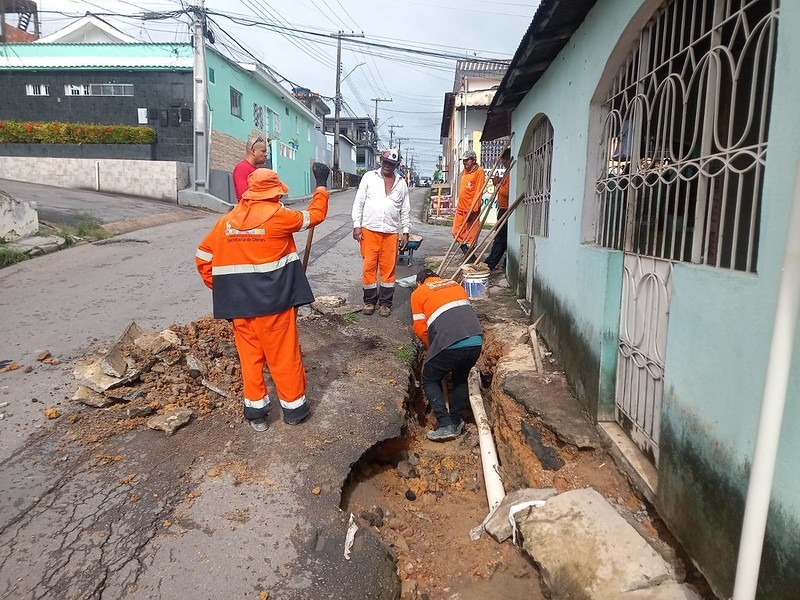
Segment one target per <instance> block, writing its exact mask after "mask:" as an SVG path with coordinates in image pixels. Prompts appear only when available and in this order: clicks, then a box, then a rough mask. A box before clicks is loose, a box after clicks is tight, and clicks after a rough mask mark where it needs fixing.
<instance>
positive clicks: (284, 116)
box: [206, 50, 315, 196]
mask: <svg viewBox="0 0 800 600" xmlns="http://www.w3.org/2000/svg"><path fill="white" fill-rule="evenodd" d="M206 61H207V63H208V67H209V69H213V70H214V83H209V86H208V103H209V106H210V107H211V109H212V110H213V112H214V117H213V124H212V125H213V127H214V129H217V130H219V131H221V132H223V133H227V134H228V135H232V136H234V137H236V138H239V139H240V140H242V147H244V142H245V141H246V140H247V137H248V136H249V135H250V133H251V132H252V131H253V130H255V129H257V127H256V123H255V119H254V114H253V104H254V103H255V104H259V105H261V106H267V107H269V108H270V109H271V110H273V111H274V112H275V113H277V114H278V115H280V118H281V131H280V135H277V134H276V132H275V131H274V130H273V131H270V129H269V117H268V115H267V113H264V123H265V124H264V130H265V131H267V132H268V133H269V136H270V149H271V152H272V167H273V169H275V170H276V171H277V172H278V175H279V176H280V178H281V180H282V181H283V182H284V183H286V185H288V186H289V194H288V195H289V196H304V195H306V194H309V193H311V191H312V188H311V164H312V163H313V160H314V155H315V146H314V143H315V142H314V140H315V136H314V125H315V121H314V119H313V118H312V117H311V115H310V114H308V113H307V112H305V111H304V110H302V109H301V108H299V107H298V105H297V104H296V103H295V102H294V101H293V99H292V96H291V93H290V92H289V91H285V93H284V92H280V91H278V90H275V89H274V88H273V87H272V86H270V85H269V84H267V83H266V82H264V81H263V80H262V79H261V78H260V76H258V75H256V74H255V73H252V72H250V71H246V70H244V69H242V68H240V67H239V66H237V65H234V64H232V63H230V62H229V61H227V60H226V59H225V58H223V57H222V56H220V55H219V54H217V53H216V52H214V51H213V50H209V51H208V52H207V53H206ZM231 88H234V89H236V90H237V91H238V92H240V93H241V94H242V110H241V113H242V114H241V117H237V116H235V115H233V114H231ZM309 138H310V141H309ZM281 143H283V144H284V145H285V146H284V147H286V146H290V145H291V144H293V143H294V144H296V145H297V148H296V149H295V150H294V152H291V151H289V152H287V153H288V154H293V158H292V157H286V156H283V155H281V152H280V144H281Z"/></svg>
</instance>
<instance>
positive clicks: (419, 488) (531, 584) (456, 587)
mask: <svg viewBox="0 0 800 600" xmlns="http://www.w3.org/2000/svg"><path fill="white" fill-rule="evenodd" d="M420 371H421V360H419V359H418V360H417V362H416V364H415V366H414V369H413V373H412V375H411V377H410V382H409V401H408V404H407V406H406V426H405V428H404V434H403V436H402V437H399V438H394V439H391V440H387V441H385V442H383V443H381V444H378V445H376V446H374V447H373V448H371V449H370V450H369V451H368V452H366V453H365V454H364V455H363V456H362V458H361V459H360V460H359V461H358V462H357V463H356V464H355V465H354V466H353V469H352V471H351V473H350V477H349V478H348V480H347V482H346V483H345V486H344V488H343V491H342V503H341V508H342V509H343V510H344V511H346V512H351V513H353V514H354V515H355V516H356V517H357V518H358V519H359V521H360V525H361V526H363V527H370V528H372V529H373V531H375V533H376V534H377V535H379V536H380V538H381V539H382V540H383V541H384V543H385V544H386V545H387V546H388V547H389V548H390V549H391V550H392V552H393V554H394V556H395V558H396V560H397V575H398V577H399V579H400V580H401V582H402V583H401V586H402V587H401V590H402V594H401V598H403V599H404V600H405V599H412V600H413V599H430V600H435V599H439V598H458V599H459V600H471V599H475V600H477V599H478V598H480V599H481V600H483V599H485V598H510V599H513V598H526V599H530V600H538V599H539V598H544V596H543V595H542V594H541V588H540V583H539V574H538V571H537V570H536V568H535V567H534V566H533V564H532V563H531V561H530V560H529V559H528V558H527V555H525V554H524V553H522V552H521V551H520V550H519V549H518V548H517V547H515V546H513V545H511V544H510V543H505V544H497V543H496V542H495V541H494V540H492V539H491V538H489V537H488V536H486V535H484V536H482V537H481V538H480V539H478V540H476V541H473V540H472V539H470V530H472V529H473V528H474V527H475V526H476V525H479V524H480V523H481V522H482V521H483V519H484V518H485V516H486V513H487V511H488V506H487V501H486V493H485V490H484V484H483V477H482V474H481V459H480V449H479V446H478V432H477V428H476V426H475V423H474V421H473V420H472V419H471V418H469V417H468V418H467V419H466V421H467V424H466V427H465V433H464V434H463V435H462V436H461V437H460V438H459V439H457V440H454V441H451V442H447V443H435V442H431V441H429V440H427V438H426V437H425V433H426V432H427V430H428V429H430V428H432V427H433V426H434V425H435V419H434V418H433V415H432V414H431V413H430V411H429V409H428V408H427V406H426V402H425V399H424V396H423V394H422V390H421V389H420V386H419V384H418V381H419V377H420ZM490 377H491V374H490V373H487V374H485V380H490ZM487 378H488V379H487Z"/></svg>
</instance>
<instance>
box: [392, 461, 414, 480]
mask: <svg viewBox="0 0 800 600" xmlns="http://www.w3.org/2000/svg"><path fill="white" fill-rule="evenodd" d="M396 471H397V475H398V476H400V477H402V478H403V479H414V478H415V477H419V473H418V472H417V470H416V469H415V468H414V466H413V465H412V464H411V463H410V462H409V461H407V460H401V461H400V462H399V463H397V468H396Z"/></svg>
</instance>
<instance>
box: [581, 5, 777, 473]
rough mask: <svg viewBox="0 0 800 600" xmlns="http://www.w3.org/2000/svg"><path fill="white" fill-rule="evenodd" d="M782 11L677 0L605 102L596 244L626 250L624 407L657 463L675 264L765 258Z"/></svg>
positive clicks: (730, 264) (736, 267)
mask: <svg viewBox="0 0 800 600" xmlns="http://www.w3.org/2000/svg"><path fill="white" fill-rule="evenodd" d="M777 18H778V7H777V2H776V1H775V0H753V1H752V2H748V3H747V4H746V5H743V4H741V3H731V2H728V1H727V0H704V1H703V2H694V1H693V0H668V1H665V2H664V3H663V5H662V7H661V9H660V10H659V11H657V12H656V14H655V16H654V18H653V20H652V21H651V22H650V23H649V24H648V25H647V26H646V27H645V28H644V29H643V30H642V31H641V33H640V35H639V38H638V40H637V42H636V44H635V45H634V46H633V48H632V49H631V52H630V53H629V55H628V57H627V58H626V60H625V61H624V63H623V64H622V65H621V66H620V68H619V70H618V71H617V74H616V76H615V77H614V79H613V81H611V83H610V86H609V90H608V93H607V96H606V99H605V101H604V102H603V104H602V109H603V111H602V112H603V114H604V115H605V117H604V119H605V120H604V122H603V132H602V140H601V151H600V152H599V156H598V157H599V163H598V164H597V166H596V169H597V171H596V172H597V174H598V177H597V180H596V182H595V202H596V207H597V213H596V216H595V218H596V221H595V230H596V237H595V243H596V244H598V245H599V246H604V247H606V248H612V249H615V250H620V251H622V252H623V253H624V255H623V274H622V297H621V312H620V321H619V323H620V328H619V352H618V355H617V359H618V361H617V378H616V401H615V403H616V407H615V414H616V420H617V421H618V422H619V423H620V425H621V426H622V427H623V428H625V430H626V431H628V432H629V434H630V436H631V438H632V439H633V440H634V441H635V442H636V443H637V444H638V445H639V446H640V447H641V448H642V449H643V450H644V451H645V452H646V453H647V454H648V455H650V456H652V457H653V459H654V460H655V462H656V463H658V443H659V429H660V425H661V405H662V398H663V395H664V374H665V372H667V373H668V372H669V364H668V357H667V355H666V348H667V333H668V329H669V321H670V318H671V317H670V301H671V297H672V286H673V277H672V272H673V265H675V264H680V263H688V264H694V265H704V266H705V267H710V268H717V269H728V270H732V271H744V272H754V271H755V270H756V263H757V259H758V234H759V229H760V227H759V220H760V214H761V206H760V203H761V191H762V182H763V178H764V173H763V171H764V164H765V159H764V157H765V156H766V152H767V132H768V127H767V124H768V122H769V98H770V93H768V90H770V88H771V83H772V69H773V57H774V51H775V48H774V45H775V32H776V28H777ZM721 57H724V59H722V58H721ZM709 292H711V293H713V290H709ZM672 318H673V320H674V318H675V317H674V315H673V316H672ZM684 318H687V319H688V318H691V317H690V316H688V315H684ZM683 325H684V326H685V327H687V326H689V327H690V326H691V323H687V322H685V321H684V323H683Z"/></svg>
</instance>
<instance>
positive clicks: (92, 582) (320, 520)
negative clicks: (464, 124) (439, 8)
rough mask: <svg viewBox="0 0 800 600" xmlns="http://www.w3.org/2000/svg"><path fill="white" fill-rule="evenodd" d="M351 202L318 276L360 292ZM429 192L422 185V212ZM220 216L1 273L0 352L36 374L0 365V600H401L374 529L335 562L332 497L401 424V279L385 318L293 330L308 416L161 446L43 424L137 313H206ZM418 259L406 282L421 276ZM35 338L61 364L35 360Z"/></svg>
mask: <svg viewBox="0 0 800 600" xmlns="http://www.w3.org/2000/svg"><path fill="white" fill-rule="evenodd" d="M353 193H354V192H353V191H352V190H351V191H350V192H346V193H341V194H336V195H334V196H333V197H332V200H331V210H330V214H329V218H328V220H327V221H326V222H325V223H323V224H322V225H321V226H319V227H318V228H317V231H316V233H315V236H314V240H315V244H314V249H313V250H312V262H311V264H310V266H309V275H310V278H311V281H312V287H313V288H314V290H315V293H316V294H317V295H328V294H337V295H344V296H347V297H348V298H349V300H350V301H351V302H356V303H357V302H358V301H359V299H360V298H359V297H360V285H359V273H360V267H359V265H360V258H359V256H358V252H357V248H356V245H355V242H354V241H353V240H352V239H351V237H350V234H351V232H352V224H351V223H350V220H349V209H350V205H351V202H352V198H353ZM422 196H423V193H422V191H421V190H420V191H416V192H415V193H414V195H413V197H412V199H413V201H414V204H415V205H417V206H419V205H420V203H421V200H422ZM193 216H196V215H193ZM216 218H217V216H215V215H209V216H205V217H203V218H200V219H192V220H185V221H180V222H174V223H169V224H165V225H161V226H158V227H153V228H150V229H144V230H140V231H137V232H135V233H128V234H126V235H125V239H122V240H119V241H118V243H112V244H108V243H106V244H91V245H83V246H78V247H75V248H71V249H69V250H65V251H62V252H59V253H56V254H53V255H49V256H47V257H42V258H36V259H34V260H31V261H27V262H25V263H21V264H19V265H15V266H13V267H10V268H7V269H3V270H2V271H0V289H2V293H0V332H1V333H0V336H2V339H0V349H1V350H0V359H11V360H16V361H18V362H19V363H20V364H29V365H32V366H33V367H34V370H33V372H31V373H28V374H26V373H24V372H23V371H22V370H21V369H20V370H18V371H12V372H9V373H5V374H0V389H1V390H2V391H3V394H2V395H0V399H2V400H3V401H7V402H8V403H9V406H8V407H7V408H5V409H4V410H5V412H6V418H5V419H3V420H2V421H0V598H4V599H5V598H26V599H27V598H31V599H35V598H63V599H73V598H74V599H78V598H80V599H83V598H87V599H88V598H92V599H94V598H98V599H99V598H189V597H191V598H193V599H194V598H198V599H202V598H209V599H211V598H254V599H256V598H259V597H260V594H261V593H262V592H267V593H268V594H269V597H270V598H288V599H295V598H296V599H300V598H332V599H333V598H393V597H396V595H397V593H398V590H399V582H398V581H397V579H396V577H395V575H394V564H393V560H392V558H391V557H390V556H389V554H388V552H387V550H386V549H385V548H384V547H383V545H382V544H381V542H380V541H379V540H378V539H377V538H376V537H375V536H374V535H373V534H372V533H371V532H370V531H368V530H359V532H358V533H357V534H356V536H355V540H354V544H353V548H352V555H351V557H350V560H346V559H345V558H344V540H345V535H346V530H347V526H348V515H346V514H344V513H343V512H342V511H341V510H340V509H339V503H340V495H341V488H342V485H343V483H344V482H345V480H346V479H347V477H348V474H349V471H350V468H351V466H352V464H353V463H354V462H355V461H357V460H358V458H359V457H360V456H361V455H362V454H363V453H364V452H365V451H366V450H367V449H369V448H370V447H371V446H372V445H374V444H375V443H378V442H380V441H382V440H384V439H388V438H391V437H396V436H398V435H400V434H401V432H402V427H403V425H404V412H403V402H404V400H405V397H406V394H407V381H408V375H409V373H408V368H407V367H406V366H405V365H404V364H402V363H401V362H400V361H399V358H398V352H397V349H398V347H399V346H401V345H409V344H410V343H411V332H410V327H409V324H410V314H409V309H408V291H407V290H403V289H402V288H398V294H397V296H398V298H397V299H396V304H397V310H395V313H394V314H393V317H392V318H390V319H379V317H377V316H373V317H360V318H359V321H358V322H357V323H354V324H352V323H348V322H345V321H344V320H342V319H339V318H331V319H318V320H315V321H303V322H301V344H302V346H303V352H304V356H305V357H306V359H305V360H306V367H307V369H308V370H309V398H310V402H311V405H312V410H313V415H312V418H311V419H310V420H309V421H308V422H307V423H305V424H303V425H301V426H298V427H291V426H288V425H285V424H283V423H282V422H281V421H280V418H279V416H278V415H276V414H274V413H273V416H272V417H271V423H270V429H269V430H268V431H267V432H266V433H265V434H257V433H255V432H253V431H252V430H251V429H250V428H249V427H247V426H246V425H241V424H237V423H234V422H227V421H226V420H225V418H224V417H222V416H221V415H220V416H211V417H206V418H202V419H194V420H193V421H192V422H191V423H190V424H189V425H187V426H186V427H184V428H183V429H181V430H179V431H178V432H177V433H175V434H174V435H173V436H170V437H167V436H165V435H164V434H162V433H160V432H155V431H150V430H141V431H134V432H131V433H129V434H125V435H123V436H120V437H117V438H112V439H111V440H108V441H107V442H106V443H105V444H104V445H102V446H99V447H82V446H77V445H75V444H74V443H72V442H69V441H67V436H66V434H67V432H68V430H69V422H68V421H67V420H66V419H65V417H64V416H62V417H61V418H60V419H58V420H56V421H55V422H48V421H46V420H45V419H44V417H43V416H42V409H43V408H44V407H51V406H52V407H58V408H59V410H61V412H62V413H65V415H68V414H69V413H70V412H71V411H75V410H78V411H83V413H85V412H86V411H89V410H92V409H79V408H78V407H76V406H74V405H73V403H72V402H71V401H69V400H68V399H67V398H69V397H71V395H72V392H73V391H74V389H75V384H74V382H73V380H72V377H71V370H72V368H73V367H74V364H75V362H76V361H77V359H79V358H80V357H81V356H83V355H84V354H85V353H86V352H87V351H90V350H91V349H92V348H93V347H94V346H95V345H97V344H107V343H110V342H113V341H114V339H115V338H116V336H118V335H119V334H120V333H121V331H122V329H123V328H124V327H125V326H126V325H127V323H128V322H130V321H131V320H135V321H137V322H138V323H139V324H140V325H142V326H143V327H146V328H150V329H158V328H163V327H166V326H168V325H170V324H172V323H174V322H178V323H188V322H190V321H192V320H195V319H197V318H199V317H200V316H203V315H205V314H208V313H209V312H210V304H211V303H210V296H209V293H208V291H207V290H206V289H205V287H204V286H203V285H202V283H201V281H200V278H199V277H198V276H197V274H196V273H195V271H194V264H193V259H192V257H193V254H194V249H195V247H196V244H197V242H198V241H199V240H200V239H201V238H202V236H203V234H204V233H205V232H206V231H207V230H208V229H209V228H210V226H211V224H212V223H213V221H214V220H215V219H216ZM415 230H416V231H418V232H421V233H422V234H423V235H424V236H425V242H424V243H423V246H424V248H423V249H422V250H421V252H422V251H424V252H425V253H428V254H436V253H442V252H443V251H444V249H445V247H446V244H447V242H448V239H447V237H448V236H447V232H446V231H444V230H441V229H434V228H427V227H425V226H419V227H417V228H416V229H415ZM112 239H113V238H112ZM142 242H144V243H142ZM297 243H298V247H300V248H302V246H303V244H304V238H303V237H302V236H297ZM418 256H419V257H420V258H418V259H417V262H416V264H415V265H413V266H412V267H411V268H405V267H401V268H399V276H404V275H408V274H411V273H413V272H414V271H416V270H417V269H418V268H419V266H420V264H421V263H420V261H421V256H422V254H419V253H418ZM44 349H49V350H50V351H51V352H52V353H53V355H55V356H58V357H59V358H60V359H61V361H62V363H61V364H60V365H43V364H41V363H37V362H35V360H34V357H35V355H36V354H37V353H38V352H39V351H41V350H44ZM34 398H35V399H36V401H34V400H33V399H34ZM276 412H277V411H276ZM316 492H318V493H316Z"/></svg>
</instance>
